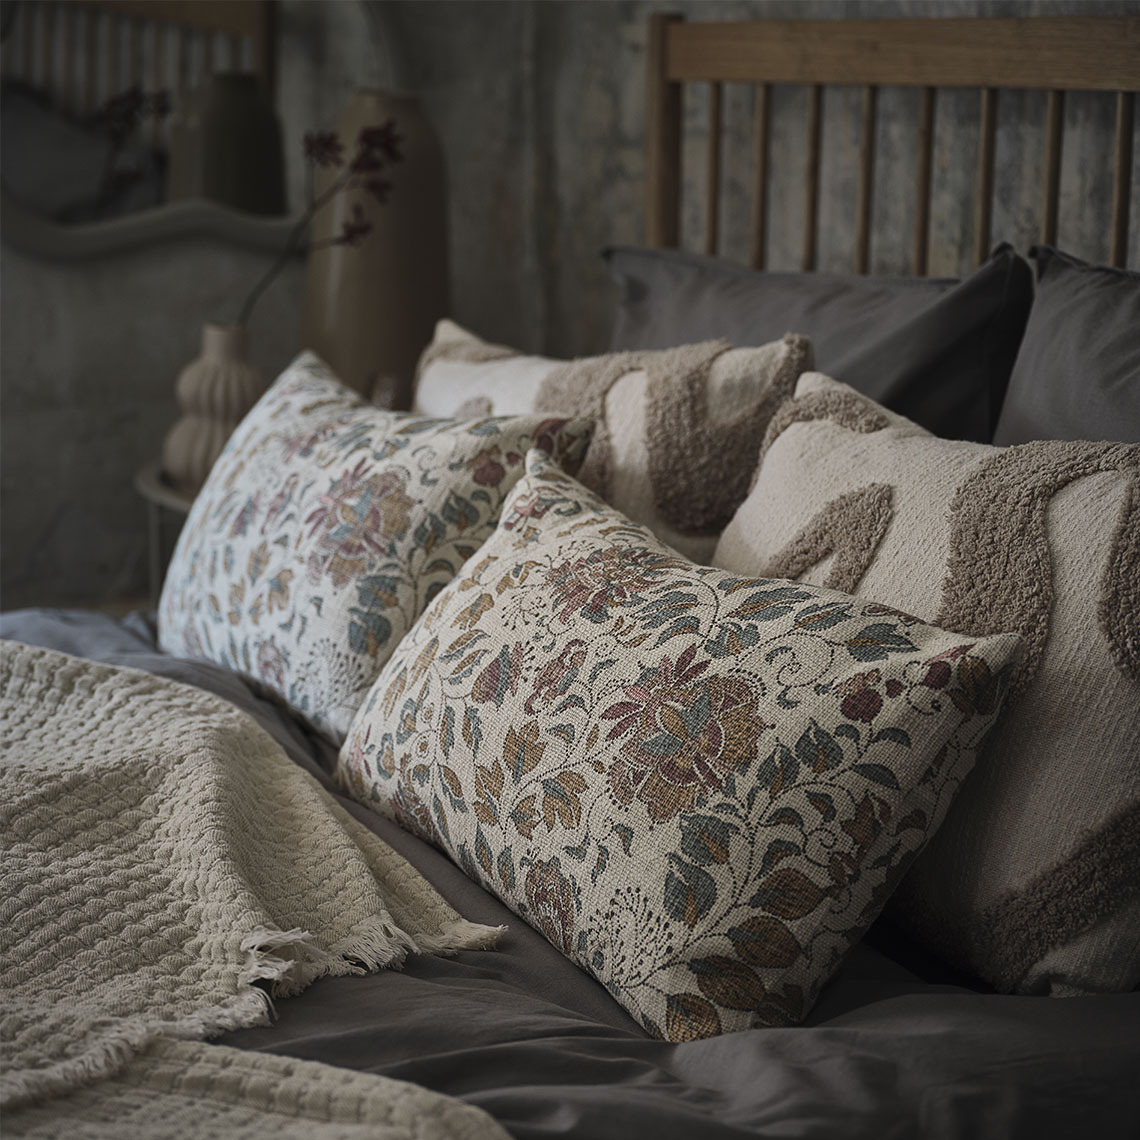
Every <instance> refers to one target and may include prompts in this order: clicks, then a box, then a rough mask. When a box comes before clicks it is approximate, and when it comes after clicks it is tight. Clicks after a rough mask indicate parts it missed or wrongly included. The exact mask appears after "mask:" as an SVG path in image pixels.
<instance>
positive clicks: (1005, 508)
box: [935, 442, 1140, 701]
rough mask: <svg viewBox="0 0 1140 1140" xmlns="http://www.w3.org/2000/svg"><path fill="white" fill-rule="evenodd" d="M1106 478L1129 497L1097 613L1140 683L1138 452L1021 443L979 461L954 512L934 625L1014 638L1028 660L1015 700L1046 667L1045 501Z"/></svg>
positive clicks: (1048, 578) (1117, 656) (1049, 579)
mask: <svg viewBox="0 0 1140 1140" xmlns="http://www.w3.org/2000/svg"><path fill="white" fill-rule="evenodd" d="M1102 471H1121V472H1124V473H1125V474H1126V475H1127V476H1128V478H1129V482H1130V491H1129V494H1127V495H1126V496H1125V497H1124V504H1123V506H1122V509H1121V512H1120V516H1119V519H1118V522H1117V525H1116V528H1115V530H1114V532H1113V536H1112V553H1111V555H1110V557H1109V559H1108V564H1107V567H1106V570H1105V573H1104V576H1103V577H1102V579H1101V583H1100V590H1101V594H1100V600H1099V603H1098V608H1097V613H1098V619H1099V624H1100V628H1101V631H1102V632H1103V633H1104V636H1105V638H1106V640H1107V641H1108V644H1109V646H1111V648H1112V656H1113V660H1114V661H1115V662H1116V666H1117V668H1118V669H1119V670H1120V671H1121V672H1122V673H1124V674H1125V675H1126V676H1129V677H1132V678H1133V679H1137V678H1140V580H1138V578H1137V574H1136V569H1137V567H1138V566H1140V559H1138V558H1137V555H1138V553H1140V538H1137V532H1138V531H1140V496H1138V495H1137V493H1136V485H1137V481H1138V479H1140V447H1138V446H1134V445H1130V444H1104V445H1103V446H1102V447H1100V448H1095V449H1094V448H1090V447H1089V445H1088V444H1086V443H1059V442H1050V443H1043V442H1039V443H1025V444H1020V445H1018V446H1016V447H1010V448H1007V449H1005V450H1002V451H997V452H995V453H994V454H993V455H992V456H990V457H987V458H985V459H983V460H982V461H981V462H980V463H979V464H978V465H977V466H976V467H975V468H974V469H973V470H972V471H971V472H970V474H969V475H968V476H967V478H966V480H965V481H964V482H963V483H962V485H961V486H960V487H959V488H958V491H957V493H956V494H955V496H954V500H953V502H952V503H951V505H950V520H951V535H950V555H949V559H948V563H947V570H946V578H945V582H944V585H943V588H942V604H941V607H940V609H939V612H938V616H937V617H936V618H935V622H936V623H937V624H938V625H941V626H944V627H946V628H947V629H954V630H958V631H960V632H969V633H971V634H981V633H996V632H998V631H999V630H1015V631H1016V632H1018V633H1020V634H1021V636H1022V637H1023V638H1025V641H1026V653H1025V657H1024V658H1023V660H1022V663H1021V666H1020V669H1019V671H1018V675H1017V676H1016V677H1015V679H1014V682H1013V686H1012V688H1011V691H1010V700H1011V701H1013V700H1015V699H1016V698H1017V696H1018V694H1019V693H1022V692H1024V691H1025V689H1026V687H1027V686H1028V685H1029V683H1030V682H1031V681H1032V680H1033V677H1034V676H1035V675H1036V673H1037V669H1038V666H1039V665H1040V663H1041V657H1042V655H1043V653H1044V650H1045V642H1046V639H1047V638H1048V636H1049V623H1050V618H1051V615H1052V609H1053V575H1052V569H1051V561H1052V560H1051V557H1050V553H1049V539H1048V536H1047V534H1046V527H1045V513H1046V511H1047V509H1048V507H1049V501H1050V499H1051V498H1052V497H1053V495H1055V494H1056V493H1057V491H1059V490H1060V489H1061V488H1062V487H1064V486H1065V485H1066V484H1068V483H1071V482H1072V481H1073V480H1074V479H1080V478H1082V477H1084V476H1086V475H1095V474H1098V473H1099V472H1102Z"/></svg>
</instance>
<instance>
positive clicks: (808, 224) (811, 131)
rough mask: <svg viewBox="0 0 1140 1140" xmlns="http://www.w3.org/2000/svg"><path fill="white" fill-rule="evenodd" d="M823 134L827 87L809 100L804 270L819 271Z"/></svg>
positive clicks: (817, 89) (818, 89)
mask: <svg viewBox="0 0 1140 1140" xmlns="http://www.w3.org/2000/svg"><path fill="white" fill-rule="evenodd" d="M822 131H823V87H822V86H820V85H819V84H818V83H817V84H816V85H815V86H813V87H812V88H811V92H810V94H809V96H808V121H807V167H806V169H805V172H804V254H803V258H802V260H801V262H800V265H801V268H803V269H804V270H805V271H810V270H812V269H814V268H815V257H816V243H817V241H818V237H819V158H820V156H819V144H820V137H821V134H822Z"/></svg>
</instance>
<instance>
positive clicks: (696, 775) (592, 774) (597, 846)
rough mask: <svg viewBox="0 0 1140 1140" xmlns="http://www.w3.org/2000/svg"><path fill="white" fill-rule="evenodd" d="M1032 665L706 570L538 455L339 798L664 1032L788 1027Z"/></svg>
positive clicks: (367, 738)
mask: <svg viewBox="0 0 1140 1140" xmlns="http://www.w3.org/2000/svg"><path fill="white" fill-rule="evenodd" d="M1020 647H1021V643H1020V640H1019V639H1018V638H1016V637H1012V636H999V637H990V638H981V639H977V638H968V639H964V638H962V637H959V636H958V635H956V634H949V633H946V632H944V631H942V630H938V629H934V628H933V627H930V626H926V625H923V624H921V623H919V622H918V621H917V620H916V619H914V618H910V617H907V616H905V615H903V614H900V613H897V612H895V611H892V610H887V609H885V608H884V607H882V606H878V605H873V604H870V603H867V602H862V601H857V600H856V599H854V598H851V597H848V596H847V595H844V594H839V593H837V592H835V591H833V590H825V589H820V588H818V587H810V586H798V585H795V584H794V583H789V582H783V581H771V580H755V579H751V578H741V577H739V576H736V575H731V574H726V573H724V572H723V571H719V570H715V569H712V568H710V567H701V566H696V565H694V564H693V563H691V562H688V561H687V560H685V559H683V558H681V557H679V556H678V555H677V554H676V553H675V552H674V551H672V550H670V549H669V548H668V547H667V546H665V545H663V544H662V543H659V542H657V541H656V540H655V539H654V538H653V536H652V535H651V534H650V533H649V531H647V530H645V529H644V528H642V527H638V526H635V525H634V524H632V523H631V522H629V521H628V520H627V519H625V518H624V517H623V516H622V515H621V514H620V513H619V512H617V511H616V510H614V509H613V508H611V507H609V506H608V505H607V504H605V503H604V502H602V500H600V499H599V498H597V497H596V496H594V495H592V494H591V493H590V492H589V491H587V490H586V489H585V488H584V487H582V486H581V485H580V484H578V483H577V482H575V481H574V480H573V479H571V478H570V477H569V476H568V475H565V474H563V473H562V472H560V471H559V470H558V469H557V468H556V467H555V466H554V465H553V464H551V463H550V462H549V461H547V460H546V459H545V458H544V457H543V456H542V455H541V453H539V452H537V451H536V452H532V453H531V454H530V456H528V459H527V475H526V477H525V478H524V479H523V480H521V481H520V482H519V484H518V485H517V486H516V487H515V489H514V491H513V492H512V494H511V496H510V498H509V500H508V502H507V504H506V506H505V508H504V511H503V517H502V521H501V522H500V524H499V528H498V530H496V532H495V534H494V535H493V537H492V538H491V539H490V540H488V542H487V543H486V545H484V547H483V548H482V549H481V550H480V551H479V553H478V554H477V555H476V556H475V557H474V558H472V559H471V561H470V562H468V564H467V565H466V566H465V567H464V569H463V571H462V572H461V575H460V576H459V577H458V578H457V579H456V580H455V581H454V582H452V583H451V584H450V585H449V586H448V587H447V588H446V589H444V590H443V591H442V592H441V594H440V595H439V597H438V598H436V600H435V602H434V603H433V604H432V605H431V606H430V607H429V609H428V610H427V612H426V613H425V614H424V616H423V618H422V619H421V620H420V622H419V623H418V624H417V625H416V627H415V628H414V629H413V630H412V632H411V633H410V634H409V635H408V636H407V638H405V640H404V641H403V642H401V643H400V645H399V647H398V648H397V650H396V652H395V653H394V654H393V656H392V658H391V659H390V660H389V662H388V664H387V665H386V666H385V668H384V671H383V672H382V673H381V675H380V677H379V678H378V680H377V682H376V685H375V686H374V687H373V689H372V692H371V693H370V694H369V696H368V699H367V700H366V701H365V703H364V705H363V706H362V707H361V709H360V711H359V712H358V714H357V716H356V718H355V720H354V721H353V724H352V728H351V730H350V732H349V736H348V739H347V740H346V741H345V744H344V746H343V747H342V749H341V752H340V756H339V760H338V768H337V775H338V780H339V782H340V784H341V786H342V787H343V788H345V789H346V790H347V791H349V792H350V793H351V794H352V795H354V796H355V797H356V798H357V799H359V800H360V801H361V802H363V803H366V804H370V805H371V806H373V807H374V808H376V809H378V810H379V811H381V812H383V813H385V814H386V815H388V816H390V817H392V818H394V819H395V820H397V821H398V822H399V823H401V824H403V825H404V826H406V827H408V828H410V829H411V830H413V831H415V832H417V833H418V834H419V835H421V836H422V837H424V838H426V839H428V840H430V841H431V842H433V843H435V844H437V845H439V846H440V847H442V848H444V849H445V850H446V851H448V852H449V853H450V854H451V855H452V856H453V857H454V858H455V859H456V860H457V861H458V863H459V864H460V866H462V867H463V869H464V870H465V871H466V872H467V874H468V875H470V876H471V877H472V878H473V879H475V880H476V881H478V882H479V883H481V884H482V885H483V886H484V887H485V888H486V889H487V890H489V891H492V892H493V893H495V894H497V895H498V896H499V897H500V898H502V899H503V901H504V902H506V903H507V905H509V906H510V907H512V908H513V909H514V910H515V911H516V912H517V913H518V914H520V915H522V916H523V917H524V918H525V919H527V921H529V922H530V923H531V924H532V925H533V926H535V927H537V928H538V929H539V930H540V931H541V932H542V933H543V934H545V935H546V937H547V938H548V939H549V940H550V941H551V942H552V943H553V944H554V945H555V946H556V947H557V948H558V949H559V950H561V951H562V952H563V953H564V954H566V955H567V956H568V957H570V958H571V959H572V960H573V961H574V962H576V963H577V964H578V965H579V966H581V967H582V969H584V970H586V971H587V972H588V973H591V974H593V975H594V976H595V977H597V978H598V979H599V980H600V981H601V982H602V983H603V984H604V985H605V986H606V987H607V988H608V989H609V990H610V992H611V993H612V994H613V995H614V997H615V998H616V999H617V1000H618V1001H619V1002H621V1003H622V1004H623V1005H624V1006H625V1008H626V1009H628V1010H629V1011H630V1012H631V1013H632V1014H633V1015H634V1016H635V1017H636V1018H638V1020H639V1021H640V1022H641V1023H642V1024H643V1025H644V1026H645V1028H646V1029H647V1030H648V1031H649V1032H651V1033H653V1034H655V1035H657V1036H664V1037H667V1038H669V1039H670V1040H672V1041H683V1040H688V1039H691V1038H697V1037H707V1036H711V1035H714V1034H717V1033H721V1032H730V1031H734V1030H741V1029H747V1028H750V1027H752V1026H757V1025H765V1026H778V1025H789V1024H792V1023H795V1022H797V1021H799V1020H800V1019H801V1018H802V1017H803V1016H804V1015H805V1014H806V1013H807V1011H808V1009H809V1008H810V1007H811V1005H812V1003H813V1001H814V1000H815V996H816V994H817V992H818V991H819V988H820V987H821V986H822V985H823V983H824V982H825V981H826V980H827V978H828V977H829V976H830V975H831V973H832V972H833V971H834V969H835V968H836V966H837V964H838V962H839V961H840V959H841V957H842V955H843V953H844V952H845V951H846V949H847V948H848V946H849V945H850V944H851V943H852V942H853V941H854V940H855V939H856V938H858V937H859V935H860V934H861V933H862V931H863V930H864V928H865V927H866V926H867V925H868V924H869V923H870V921H871V920H872V919H873V918H874V916H875V915H876V914H877V913H878V911H879V909H880V907H881V906H882V905H883V903H884V902H885V900H886V897H887V895H888V894H889V892H890V889H891V887H892V885H893V883H894V882H895V880H896V879H897V877H898V875H899V874H900V873H901V872H902V871H903V870H904V869H905V867H906V865H907V863H908V862H909V861H910V859H911V857H912V856H913V855H914V853H915V851H917V850H918V848H919V847H920V846H921V845H922V842H923V840H924V839H925V838H926V836H927V835H928V834H929V833H930V832H931V831H932V830H933V829H934V828H936V827H937V826H938V823H939V820H940V819H941V817H942V815H943V813H944V812H945V810H946V807H947V805H948V803H949V801H950V798H951V797H952V795H953V794H954V791H955V789H956V788H957V786H958V784H959V783H960V781H961V780H962V778H963V777H964V776H965V774H966V772H967V771H968V770H969V768H970V766H971V765H972V763H973V760H974V751H975V748H976V746H977V743H978V741H979V740H980V739H981V737H982V736H983V735H984V733H985V731H986V730H987V728H988V727H989V725H990V724H991V722H992V720H993V718H994V716H995V714H996V712H997V709H998V706H999V705H1000V703H1001V699H1002V696H1003V694H1004V689H1005V683H1006V678H1007V676H1008V674H1009V672H1010V671H1011V663H1012V662H1013V661H1014V660H1015V659H1016V658H1017V656H1018V654H1019V652H1020Z"/></svg>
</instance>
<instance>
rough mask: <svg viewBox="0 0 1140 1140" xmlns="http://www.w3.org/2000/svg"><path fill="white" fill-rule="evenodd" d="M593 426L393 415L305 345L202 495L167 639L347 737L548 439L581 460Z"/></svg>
mask: <svg viewBox="0 0 1140 1140" xmlns="http://www.w3.org/2000/svg"><path fill="white" fill-rule="evenodd" d="M588 441H589V424H588V423H585V422H583V421H566V420H561V419H552V418H550V417H543V416H533V415H532V416H519V417H513V418H508V419H481V420H475V421H469V422H465V423H455V422H452V421H439V420H431V419H425V418H422V417H414V416H408V415H406V414H402V413H397V412H385V411H381V410H379V409H377V408H374V407H372V406H371V405H370V404H367V403H365V402H364V401H363V400H362V399H361V398H360V397H359V396H358V395H357V394H356V393H354V392H352V391H351V390H349V389H348V388H346V387H344V386H343V385H341V384H340V383H339V381H337V379H336V378H335V377H334V376H333V375H332V373H331V372H330V371H329V369H328V367H327V366H326V365H325V364H324V363H323V362H322V361H321V360H319V359H318V358H317V357H316V356H314V355H313V354H312V353H302V354H301V355H300V356H299V357H298V358H297V359H296V360H295V361H294V362H293V364H292V365H290V367H289V368H288V369H286V371H285V372H283V373H282V374H281V376H280V378H279V379H278V380H277V381H276V383H274V384H273V386H272V387H271V388H270V389H269V391H268V392H266V393H265V395H264V396H263V397H262V398H261V399H260V400H259V401H258V403H257V404H256V406H255V407H254V408H253V409H252V410H251V411H250V413H249V414H248V415H247V416H246V418H245V419H244V420H243V421H242V422H241V424H239V426H238V428H237V430H236V431H235V432H234V434H233V436H232V437H231V438H230V440H229V442H228V443H227V445H226V447H225V450H224V451H223V452H222V454H221V456H220V457H219V458H218V461H217V463H216V464H215V465H214V467H213V469H212V470H211V472H210V475H209V477H208V478H207V480H206V483H205V486H204V487H203V488H202V490H201V491H200V492H199V494H198V497H197V498H196V499H195V500H194V505H193V507H192V508H191V510H190V514H189V517H188V518H187V520H186V525H185V526H184V527H183V530H182V533H181V535H180V536H179V540H178V544H177V546H176V547H175V550H174V555H173V557H172V560H171V563H170V568H169V570H168V572H167V576H166V581H165V583H164V585H163V590H162V598H161V600H160V603H159V611H158V640H159V645H160V647H161V648H162V649H164V650H165V651H166V652H168V653H174V654H186V655H189V656H193V657H205V658H207V659H209V660H211V661H215V662H218V663H219V664H221V665H224V666H226V667H227V668H229V669H232V670H234V671H236V672H238V673H242V674H244V675H246V676H249V677H252V678H254V679H256V680H257V681H259V682H260V683H262V684H263V685H265V686H266V687H267V688H268V689H270V690H271V691H272V692H274V693H276V694H278V695H279V696H281V697H283V698H284V699H285V700H286V701H287V702H288V703H289V705H291V706H292V707H293V709H295V710H296V711H297V712H299V713H301V714H302V715H303V716H304V717H306V718H307V719H308V720H309V721H310V722H311V723H312V724H313V725H314V726H315V727H316V728H317V729H319V730H320V731H321V732H323V733H324V734H326V735H328V736H329V737H331V738H332V739H333V740H335V741H336V742H337V743H339V742H340V741H341V740H342V739H343V737H344V733H345V731H346V730H347V728H348V725H349V722H350V720H351V719H352V714H353V713H354V712H355V711H356V709H357V707H358V706H359V704H360V702H361V700H363V698H364V696H365V695H366V694H367V692H368V688H369V686H370V685H371V684H372V682H373V681H374V680H375V679H376V675H377V673H378V672H379V671H380V667H381V666H382V665H383V664H384V662H385V661H386V660H387V659H388V656H389V654H390V653H391V652H392V650H393V648H394V647H395V645H396V644H397V642H399V640H400V638H401V637H403V635H404V634H405V633H406V632H407V630H408V629H409V628H410V627H411V625H412V623H413V622H414V621H415V620H416V618H417V617H419V615H420V614H421V613H422V612H423V609H424V607H425V606H426V605H427V603H428V601H429V600H430V599H431V598H432V596H433V595H434V594H435V592H436V591H437V590H439V589H440V588H441V587H442V586H444V585H445V584H446V583H447V582H449V581H450V580H451V578H452V577H453V576H454V575H455V572H456V571H457V570H458V569H459V567H460V566H462V565H463V562H464V561H465V560H466V559H467V558H468V557H469V556H470V555H471V554H472V553H474V551H475V550H477V549H478V547H479V546H480V544H481V543H482V542H483V541H484V539H486V538H487V536H488V535H490V534H491V533H492V531H493V530H494V529H495V523H496V521H497V519H498V515H499V510H500V508H501V506H502V502H503V498H504V496H505V495H506V493H507V491H509V490H510V488H511V487H513V486H514V484H515V482H516V480H517V479H518V478H519V477H520V476H521V475H522V474H523V471H524V467H525V456H526V452H527V451H528V449H530V448H532V447H534V446H536V445H537V446H539V447H541V448H545V449H546V450H547V451H549V452H551V453H552V454H553V455H554V456H555V457H556V458H557V459H558V461H560V462H565V463H567V464H568V465H569V466H571V467H574V466H576V465H577V463H578V462H579V461H580V459H581V457H582V455H583V453H584V452H585V449H586V445H587V443H588Z"/></svg>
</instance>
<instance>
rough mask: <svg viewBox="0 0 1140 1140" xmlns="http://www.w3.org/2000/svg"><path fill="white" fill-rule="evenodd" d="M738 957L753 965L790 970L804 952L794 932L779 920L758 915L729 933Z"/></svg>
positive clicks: (733, 928)
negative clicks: (788, 968)
mask: <svg viewBox="0 0 1140 1140" xmlns="http://www.w3.org/2000/svg"><path fill="white" fill-rule="evenodd" d="M728 938H729V941H730V942H731V943H732V948H733V950H735V951H736V954H737V957H738V958H740V959H741V960H742V961H744V962H747V963H748V964H749V965H750V966H767V967H771V968H774V969H786V968H787V967H788V966H790V965H792V964H793V963H794V962H795V961H796V959H797V958H799V956H800V955H801V954H802V953H803V950H802V949H801V948H800V944H799V943H798V942H797V941H796V939H795V936H794V935H793V934H792V932H791V931H790V930H789V929H788V928H787V927H786V926H785V925H784V924H783V923H782V922H777V921H776V919H774V918H770V917H769V916H768V915H763V914H758V915H754V916H753V917H752V918H749V919H748V920H747V921H745V922H742V923H741V924H740V925H739V926H734V927H732V928H731V929H730V930H729V931H728Z"/></svg>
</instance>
